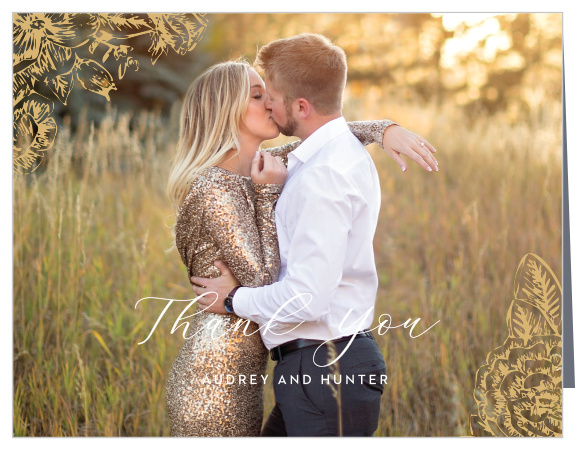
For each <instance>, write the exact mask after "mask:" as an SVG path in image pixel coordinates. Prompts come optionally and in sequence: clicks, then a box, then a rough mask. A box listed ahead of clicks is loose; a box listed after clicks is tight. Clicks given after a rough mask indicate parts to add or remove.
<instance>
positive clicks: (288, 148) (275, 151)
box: [262, 140, 301, 167]
mask: <svg viewBox="0 0 575 450" xmlns="http://www.w3.org/2000/svg"><path fill="white" fill-rule="evenodd" d="M299 144H301V141H300V140H297V141H294V142H289V143H287V144H284V145H282V146H281V147H270V148H263V149H262V151H264V152H269V153H271V154H272V155H273V156H279V157H280V158H281V160H282V161H283V163H284V165H285V166H286V167H287V156H288V155H289V154H290V153H291V152H293V151H294V150H295V149H296V148H298V146H299Z"/></svg>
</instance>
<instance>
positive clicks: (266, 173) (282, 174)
mask: <svg viewBox="0 0 575 450" xmlns="http://www.w3.org/2000/svg"><path fill="white" fill-rule="evenodd" d="M251 176H252V181H253V182H254V183H255V184H284V183H285V182H286V180H287V177H288V170H287V168H286V166H284V163H283V162H282V160H281V158H280V157H279V156H272V155H271V154H270V153H269V152H259V151H258V152H256V154H255V155H254V159H253V160H252V173H251Z"/></svg>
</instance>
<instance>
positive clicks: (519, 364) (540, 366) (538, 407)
mask: <svg viewBox="0 0 575 450" xmlns="http://www.w3.org/2000/svg"><path fill="white" fill-rule="evenodd" d="M513 293H514V299H513V301H512V302H511V306H510V308H509V311H508V313H507V327H508V330H509V337H508V338H507V339H506V340H505V343H504V344H503V345H502V346H500V347H498V348H496V349H495V350H493V351H491V352H490V353H489V354H488V355H487V364H485V365H483V366H481V367H480V368H479V370H478V371H477V374H476V381H475V392H474V397H475V402H476V404H477V410H478V414H472V415H471V417H470V424H471V432H472V434H473V435H475V436H479V435H493V436H561V433H562V377H561V375H562V357H561V355H562V351H561V350H562V346H561V333H562V330H561V300H562V291H561V285H560V283H559V281H558V280H557V277H556V276H555V274H554V273H553V271H552V270H551V269H550V268H549V266H548V265H547V264H546V263H545V262H544V261H543V260H542V259H541V258H539V257H538V256H537V255H535V254H532V253H529V254H527V255H525V256H524V257H523V259H522V260H521V262H520V263H519V267H518V269H517V272H516V274H515V283H514V290H513Z"/></svg>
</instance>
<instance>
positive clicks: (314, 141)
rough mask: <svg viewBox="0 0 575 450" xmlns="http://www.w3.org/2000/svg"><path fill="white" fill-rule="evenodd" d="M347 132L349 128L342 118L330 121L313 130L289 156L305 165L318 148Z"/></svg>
mask: <svg viewBox="0 0 575 450" xmlns="http://www.w3.org/2000/svg"><path fill="white" fill-rule="evenodd" d="M346 131H348V132H349V127H348V126H347V123H346V121H345V119H344V118H343V117H338V118H337V119H333V120H330V121H329V122H327V123H326V124H324V125H322V126H321V127H319V128H318V129H317V130H315V131H314V132H313V133H312V134H310V135H309V137H308V138H307V139H306V140H305V141H303V142H302V143H301V144H300V145H299V146H298V147H297V148H296V149H295V150H294V151H292V152H291V153H290V154H289V155H288V158H289V157H290V156H294V157H296V158H297V159H299V160H300V161H301V162H303V163H305V162H306V161H307V160H308V159H309V158H311V157H312V156H313V155H314V154H315V153H316V152H317V151H318V150H319V149H320V148H322V147H323V146H324V145H325V144H326V143H327V142H329V141H331V140H332V139H334V138H336V137H338V136H340V135H341V134H343V133H345V132H346Z"/></svg>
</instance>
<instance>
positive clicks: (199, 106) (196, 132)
mask: <svg viewBox="0 0 575 450" xmlns="http://www.w3.org/2000/svg"><path fill="white" fill-rule="evenodd" d="M250 67H251V66H250V64H249V63H248V62H247V61H245V60H243V59H242V60H237V61H229V62H224V63H220V64H216V65H214V66H212V67H210V68H209V69H207V70H206V71H205V72H204V73H202V74H201V75H200V76H199V77H198V78H196V79H195V80H194V82H193V83H192V85H191V86H190V88H189V89H188V92H187V93H186V96H185V98H184V101H183V104H182V112H181V115H180V135H179V141H178V146H177V150H176V155H175V157H174V161H173V163H172V167H171V170H170V175H169V177H168V186H167V193H168V197H169V199H170V201H171V202H172V205H173V206H174V208H175V212H176V217H177V215H178V213H179V210H180V207H181V206H182V204H183V203H184V200H185V199H186V197H187V195H188V192H189V190H190V187H191V185H192V183H193V182H194V180H195V179H196V178H197V176H198V174H199V173H200V172H201V171H202V170H204V169H206V168H207V167H211V166H215V165H217V164H219V163H221V162H222V160H223V159H224V156H225V155H226V153H227V152H228V151H229V150H232V149H236V150H237V151H238V153H239V149H240V147H239V145H240V144H239V137H240V123H241V122H242V121H243V120H244V115H245V112H246V110H247V107H248V103H249V100H250V78H249V69H250ZM172 235H174V236H175V224H174V225H173V226H172ZM172 249H173V247H172Z"/></svg>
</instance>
